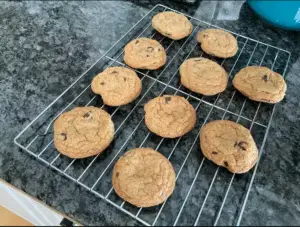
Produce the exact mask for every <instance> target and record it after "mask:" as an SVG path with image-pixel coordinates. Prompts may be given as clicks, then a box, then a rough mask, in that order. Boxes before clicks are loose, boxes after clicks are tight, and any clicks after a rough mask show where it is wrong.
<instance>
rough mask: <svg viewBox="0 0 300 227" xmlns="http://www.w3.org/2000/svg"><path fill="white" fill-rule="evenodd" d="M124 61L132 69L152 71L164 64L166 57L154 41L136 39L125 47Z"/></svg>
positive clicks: (158, 44)
mask: <svg viewBox="0 0 300 227" xmlns="http://www.w3.org/2000/svg"><path fill="white" fill-rule="evenodd" d="M124 61H125V63H126V64H127V65H129V66H130V67H132V68H137V69H149V70H154V69H158V68H160V67H162V66H163V65H164V64H165V63H166V61H167V56H166V52H165V49H164V48H163V46H162V45H161V44H160V43H159V42H157V41H156V40H153V39H149V38H138V39H135V40H132V41H131V42H129V43H128V44H127V45H126V46H125V49H124Z"/></svg>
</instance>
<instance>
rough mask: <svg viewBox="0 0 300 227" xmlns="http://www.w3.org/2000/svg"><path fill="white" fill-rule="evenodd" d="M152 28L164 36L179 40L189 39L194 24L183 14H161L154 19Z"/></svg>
mask: <svg viewBox="0 0 300 227" xmlns="http://www.w3.org/2000/svg"><path fill="white" fill-rule="evenodd" d="M152 27H153V28H154V29H155V30H157V31H158V32H159V33H161V34H162V35H164V36H166V37H168V38H170V39H174V40H179V39H183V38H185V37H187V36H188V35H190V34H191V32H192V30H193V25H192V23H191V22H190V21H189V20H188V19H187V18H186V16H184V15H183V14H179V13H175V12H161V13H158V14H156V15H155V16H154V17H153V18H152Z"/></svg>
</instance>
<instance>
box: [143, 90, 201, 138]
mask: <svg viewBox="0 0 300 227" xmlns="http://www.w3.org/2000/svg"><path fill="white" fill-rule="evenodd" d="M144 110H145V123H146V125H147V127H148V129H149V130H150V131H152V132H153V133H155V134H157V135H159V136H161V137H165V138H176V137H180V136H183V135H184V134H186V133H188V132H189V131H190V130H192V129H193V128H194V126H195V123H196V112H195V109H194V108H193V106H192V105H191V104H190V103H189V102H188V101H187V100H186V99H185V98H183V97H181V96H173V95H164V96H159V97H156V98H154V99H152V100H150V101H149V102H148V103H147V104H146V105H145V106H144Z"/></svg>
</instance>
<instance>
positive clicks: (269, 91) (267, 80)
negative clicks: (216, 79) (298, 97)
mask: <svg viewBox="0 0 300 227" xmlns="http://www.w3.org/2000/svg"><path fill="white" fill-rule="evenodd" d="M233 86H234V87H235V88H236V89H237V90H239V91H240V92H241V93H242V94H243V95H245V96H247V97H248V98H249V99H251V100H254V101H258V102H265V103H277V102H280V101H281V100H282V99H283V98H284V96H285V92H286V83H285V81H284V79H283V77H282V76H281V75H280V74H278V73H276V72H273V71H272V70H270V69H268V68H266V67H261V66H248V67H246V68H243V69H242V70H241V71H239V72H238V73H237V74H236V75H235V77H234V79H233Z"/></svg>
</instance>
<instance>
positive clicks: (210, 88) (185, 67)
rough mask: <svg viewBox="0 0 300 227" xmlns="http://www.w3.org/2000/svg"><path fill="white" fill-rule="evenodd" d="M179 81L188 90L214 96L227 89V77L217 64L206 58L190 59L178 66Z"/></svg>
mask: <svg viewBox="0 0 300 227" xmlns="http://www.w3.org/2000/svg"><path fill="white" fill-rule="evenodd" d="M179 72H180V80H181V83H182V85H183V86H185V87H186V88H188V89H189V90H191V91H193V92H196V93H200V94H203V95H215V94H218V93H221V92H223V91H224V90H225V89H226V87H227V82H228V75H227V73H226V71H225V70H224V69H223V68H222V66H220V65H219V64H218V63H216V62H214V61H211V60H209V59H206V58H190V59H188V60H186V61H184V62H183V63H182V64H181V66H180V71H179Z"/></svg>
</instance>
